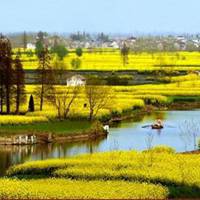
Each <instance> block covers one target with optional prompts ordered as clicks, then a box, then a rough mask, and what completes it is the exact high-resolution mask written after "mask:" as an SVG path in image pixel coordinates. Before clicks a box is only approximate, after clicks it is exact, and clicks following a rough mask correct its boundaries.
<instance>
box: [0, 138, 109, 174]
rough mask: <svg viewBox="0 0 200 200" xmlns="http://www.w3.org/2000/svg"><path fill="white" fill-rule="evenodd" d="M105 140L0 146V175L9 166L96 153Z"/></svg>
mask: <svg viewBox="0 0 200 200" xmlns="http://www.w3.org/2000/svg"><path fill="white" fill-rule="evenodd" d="M103 140H105V138H104V139H98V140H93V141H88V142H76V143H62V144H51V143H50V144H42V145H40V144H37V145H31V146H30V145H23V146H12V145H9V146H4V145H0V175H3V174H5V171H6V170H7V169H8V167H10V166H11V165H15V164H19V163H23V162H25V161H30V160H45V159H48V158H63V157H68V156H73V155H77V154H81V153H93V152H96V151H97V147H98V146H99V144H100V143H101V142H102V141H103Z"/></svg>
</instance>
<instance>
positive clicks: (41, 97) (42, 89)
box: [40, 83, 44, 111]
mask: <svg viewBox="0 0 200 200" xmlns="http://www.w3.org/2000/svg"><path fill="white" fill-rule="evenodd" d="M43 103H44V85H43V83H42V88H41V94H40V111H42V109H43Z"/></svg>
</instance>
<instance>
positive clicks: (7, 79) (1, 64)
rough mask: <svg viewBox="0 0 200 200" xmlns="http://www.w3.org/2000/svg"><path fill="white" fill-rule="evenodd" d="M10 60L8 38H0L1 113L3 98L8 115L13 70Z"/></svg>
mask: <svg viewBox="0 0 200 200" xmlns="http://www.w3.org/2000/svg"><path fill="white" fill-rule="evenodd" d="M12 64H13V60H12V48H11V43H10V41H9V39H8V38H6V37H4V36H3V35H1V36H0V72H1V75H0V82H1V88H0V89H1V112H2V108H3V99H4V98H5V104H6V112H7V114H9V113H10V105H11V95H12V91H13V87H14V81H13V76H14V70H13V65H12Z"/></svg>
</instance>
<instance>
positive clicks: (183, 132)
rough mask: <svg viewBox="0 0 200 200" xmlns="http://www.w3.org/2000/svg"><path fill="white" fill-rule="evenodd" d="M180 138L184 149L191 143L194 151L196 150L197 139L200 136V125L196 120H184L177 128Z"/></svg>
mask: <svg viewBox="0 0 200 200" xmlns="http://www.w3.org/2000/svg"><path fill="white" fill-rule="evenodd" d="M179 129H180V137H181V139H182V140H183V141H184V144H185V148H186V149H187V145H188V144H190V143H191V142H193V145H194V149H195V150H196V149H197V137H198V136H199V134H200V123H199V121H196V120H185V121H184V123H182V124H181V126H180V127H179Z"/></svg>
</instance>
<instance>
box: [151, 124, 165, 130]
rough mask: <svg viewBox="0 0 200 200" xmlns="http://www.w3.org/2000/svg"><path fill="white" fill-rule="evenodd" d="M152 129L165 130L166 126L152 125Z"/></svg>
mask: <svg viewBox="0 0 200 200" xmlns="http://www.w3.org/2000/svg"><path fill="white" fill-rule="evenodd" d="M151 128H152V129H163V128H164V126H162V125H158V124H153V125H151Z"/></svg>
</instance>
